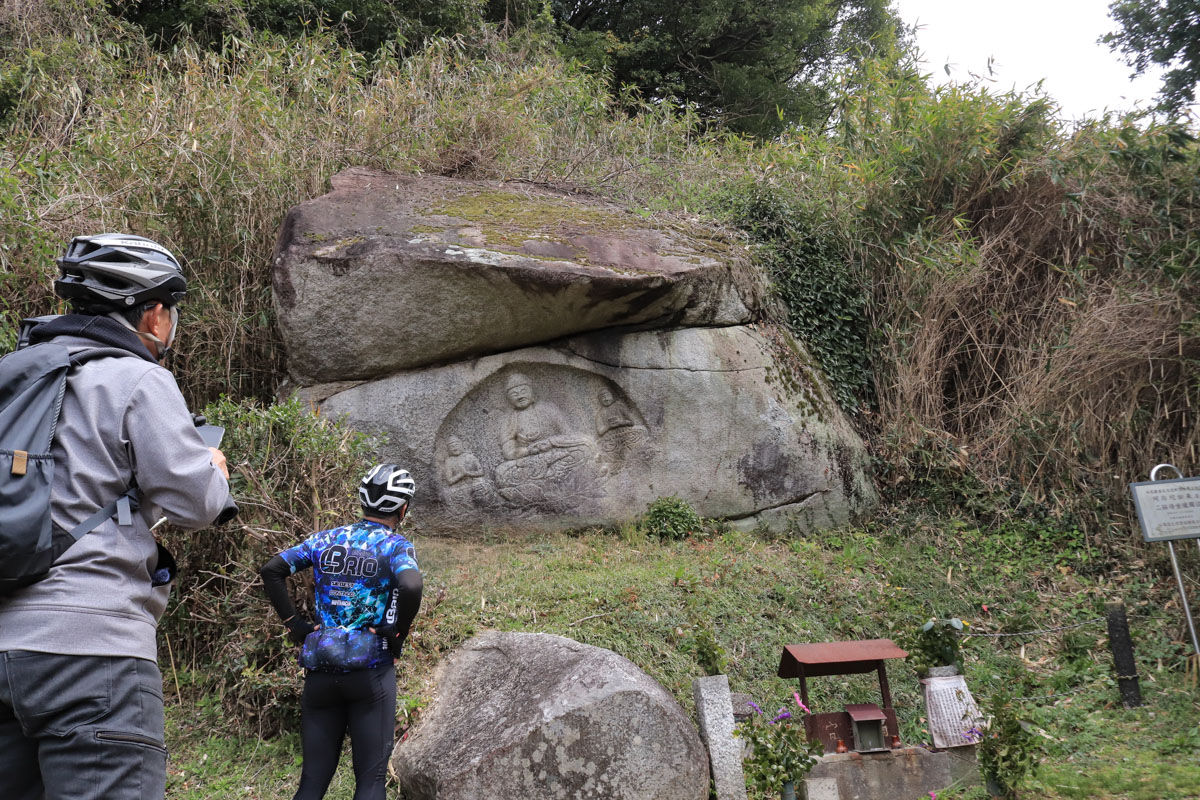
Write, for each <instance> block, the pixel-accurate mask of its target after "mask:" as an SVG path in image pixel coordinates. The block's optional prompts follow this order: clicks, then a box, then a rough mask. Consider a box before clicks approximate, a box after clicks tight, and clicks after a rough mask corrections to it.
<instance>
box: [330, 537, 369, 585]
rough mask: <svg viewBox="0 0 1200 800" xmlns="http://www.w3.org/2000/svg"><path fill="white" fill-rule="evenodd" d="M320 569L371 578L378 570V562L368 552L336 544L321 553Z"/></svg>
mask: <svg viewBox="0 0 1200 800" xmlns="http://www.w3.org/2000/svg"><path fill="white" fill-rule="evenodd" d="M321 571H322V572H325V573H329V574H333V575H355V576H357V577H360V578H371V577H374V575H375V574H376V573H377V572H379V562H378V561H377V560H376V559H375V557H374V556H373V555H371V554H370V553H366V552H363V551H362V550H348V549H347V548H345V547H343V546H342V545H340V544H336V545H334V546H333V547H330V548H329V549H327V550H325V551H324V552H322V553H321Z"/></svg>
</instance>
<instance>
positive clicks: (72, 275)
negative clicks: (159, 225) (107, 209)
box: [54, 233, 187, 313]
mask: <svg viewBox="0 0 1200 800" xmlns="http://www.w3.org/2000/svg"><path fill="white" fill-rule="evenodd" d="M58 270H59V278H58V280H57V281H55V282H54V293H55V294H56V295H58V296H59V297H61V298H63V299H64V300H67V301H69V302H70V303H71V305H72V306H74V307H75V309H76V310H77V311H84V312H90V313H97V312H101V311H112V310H117V309H123V308H125V309H133V308H137V307H139V306H142V305H145V304H146V303H162V304H163V305H165V306H168V307H170V306H174V305H175V304H176V303H178V302H179V301H180V300H182V299H183V296H184V295H185V294H186V293H187V280H186V279H185V278H184V277H183V270H182V269H181V268H180V266H179V259H177V258H175V256H174V255H172V254H171V251H170V250H168V249H167V248H165V247H163V246H162V245H161V244H159V243H158V242H153V241H151V240H149V239H146V238H143V237H141V236H133V235H131V234H124V233H101V234H98V235H96V236H76V237H75V238H74V239H72V240H71V243H70V244H69V245H67V252H66V253H64V254H63V255H62V257H61V258H59V259H58Z"/></svg>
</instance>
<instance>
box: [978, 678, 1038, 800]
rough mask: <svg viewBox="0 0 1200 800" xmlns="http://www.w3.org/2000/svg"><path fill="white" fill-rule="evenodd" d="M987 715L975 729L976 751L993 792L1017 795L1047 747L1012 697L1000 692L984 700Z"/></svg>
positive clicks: (1034, 771)
mask: <svg viewBox="0 0 1200 800" xmlns="http://www.w3.org/2000/svg"><path fill="white" fill-rule="evenodd" d="M984 705H985V710H984V714H985V715H986V716H985V719H984V721H983V722H981V723H980V725H979V728H977V729H975V730H976V736H977V738H978V743H977V744H976V746H975V753H976V755H977V756H978V757H979V769H980V771H981V772H982V773H983V776H984V779H985V780H986V781H987V783H988V788H989V791H990V792H994V793H996V794H997V795H998V796H999V797H1003V798H1005V799H1006V800H1009V798H1015V797H1016V796H1017V789H1018V788H1019V787H1020V785H1021V782H1022V781H1023V780H1025V778H1026V777H1033V776H1034V775H1035V774H1036V773H1037V768H1038V762H1039V761H1040V759H1041V756H1042V753H1043V752H1044V749H1045V748H1043V747H1042V744H1041V740H1040V739H1039V738H1038V735H1037V734H1036V733H1034V732H1033V730H1032V728H1031V727H1030V725H1029V723H1028V722H1026V721H1024V720H1022V719H1021V718H1020V717H1019V716H1018V714H1017V707H1016V706H1015V705H1014V704H1013V701H1012V700H1010V699H1009V698H1008V696H1007V695H1005V694H1003V693H997V694H995V695H993V696H992V697H990V698H988V700H987V701H986V702H985V704H984Z"/></svg>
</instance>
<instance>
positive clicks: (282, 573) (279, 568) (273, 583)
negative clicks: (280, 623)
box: [258, 556, 296, 620]
mask: <svg viewBox="0 0 1200 800" xmlns="http://www.w3.org/2000/svg"><path fill="white" fill-rule="evenodd" d="M258 574H259V575H261V576H262V581H263V588H264V589H266V591H267V599H268V600H270V601H271V605H272V606H274V607H275V613H276V614H278V615H279V618H280V619H282V620H289V619H291V618H292V617H294V616H296V606H295V605H293V604H292V598H291V597H290V596H288V590H287V576H288V575H291V574H292V568H291V567H290V566H288V563H287V562H286V561H284V560H283V557H282V556H275V557H274V558H272V559H271V560H270V561H268V562H267V563H266V564H263V565H262V569H260V570H259V571H258Z"/></svg>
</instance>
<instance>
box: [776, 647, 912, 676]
mask: <svg viewBox="0 0 1200 800" xmlns="http://www.w3.org/2000/svg"><path fill="white" fill-rule="evenodd" d="M907 655H908V653H906V652H904V651H903V650H901V649H900V648H899V647H897V646H896V645H895V643H893V642H892V640H891V639H860V640H856V641H851V642H820V643H818V644H789V645H784V648H783V657H782V658H781V659H780V661H779V677H781V678H799V677H805V678H813V677H817V676H820V675H854V674H857V673H860V672H871V671H872V670H874V669H875V668H876V667H878V665H879V662H880V661H882V660H884V659H887V658H904V657H905V656H907Z"/></svg>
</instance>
